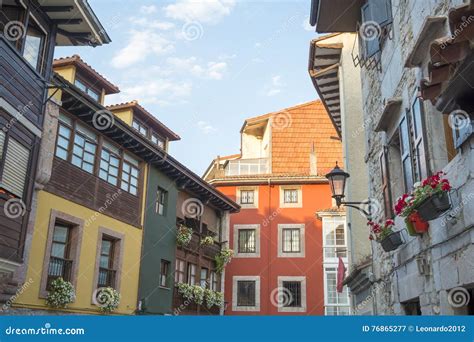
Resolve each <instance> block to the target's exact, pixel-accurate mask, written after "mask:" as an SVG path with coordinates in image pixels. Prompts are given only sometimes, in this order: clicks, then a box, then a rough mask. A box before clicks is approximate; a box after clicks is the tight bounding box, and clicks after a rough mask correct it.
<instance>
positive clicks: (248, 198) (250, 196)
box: [240, 190, 254, 204]
mask: <svg viewBox="0 0 474 342" xmlns="http://www.w3.org/2000/svg"><path fill="white" fill-rule="evenodd" d="M253 200H254V191H253V190H241V191H240V203H241V204H253Z"/></svg>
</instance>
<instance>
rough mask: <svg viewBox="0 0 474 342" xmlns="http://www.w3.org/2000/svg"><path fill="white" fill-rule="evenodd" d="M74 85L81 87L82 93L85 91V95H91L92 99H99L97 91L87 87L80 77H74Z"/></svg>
mask: <svg viewBox="0 0 474 342" xmlns="http://www.w3.org/2000/svg"><path fill="white" fill-rule="evenodd" d="M74 85H75V86H76V87H78V88H79V89H81V90H82V91H83V92H84V93H86V94H87V95H89V96H90V97H92V98H93V99H94V100H96V101H97V102H99V100H100V95H99V93H98V92H97V91H95V90H94V89H92V88H91V87H89V86H88V85H86V83H85V82H83V81H81V80H80V79H77V78H76V80H75V81H74Z"/></svg>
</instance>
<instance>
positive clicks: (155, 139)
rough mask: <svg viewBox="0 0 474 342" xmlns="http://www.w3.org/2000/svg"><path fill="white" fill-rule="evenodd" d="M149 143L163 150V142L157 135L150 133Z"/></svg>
mask: <svg viewBox="0 0 474 342" xmlns="http://www.w3.org/2000/svg"><path fill="white" fill-rule="evenodd" d="M151 141H152V143H154V144H155V145H158V147H159V148H161V149H163V150H164V149H165V140H164V139H163V138H162V137H160V136H159V135H158V134H156V133H152V135H151Z"/></svg>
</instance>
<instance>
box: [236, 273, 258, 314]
mask: <svg viewBox="0 0 474 342" xmlns="http://www.w3.org/2000/svg"><path fill="white" fill-rule="evenodd" d="M232 311H260V276H233V277H232Z"/></svg>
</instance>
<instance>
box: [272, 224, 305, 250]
mask: <svg viewBox="0 0 474 342" xmlns="http://www.w3.org/2000/svg"><path fill="white" fill-rule="evenodd" d="M304 236H305V234H304V224H279V225H278V256H279V257H289V258H296V257H304V255H305V251H304Z"/></svg>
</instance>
